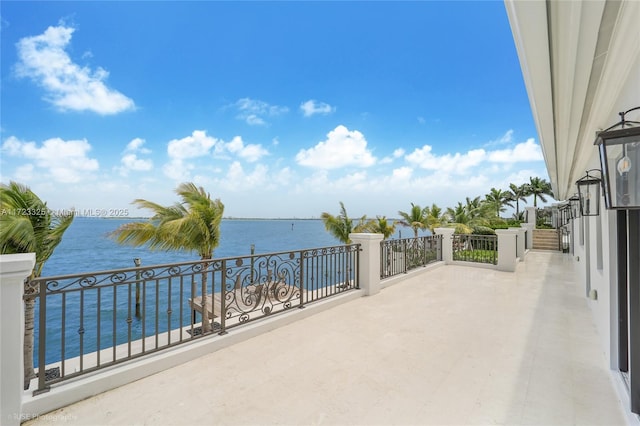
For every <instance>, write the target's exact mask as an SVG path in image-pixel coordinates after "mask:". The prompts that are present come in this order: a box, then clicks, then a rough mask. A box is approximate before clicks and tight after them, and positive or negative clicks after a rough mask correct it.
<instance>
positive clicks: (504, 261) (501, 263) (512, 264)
mask: <svg viewBox="0 0 640 426" xmlns="http://www.w3.org/2000/svg"><path fill="white" fill-rule="evenodd" d="M496 235H497V236H498V270H499V271H506V272H514V271H515V270H516V233H515V232H514V231H512V230H510V229H496Z"/></svg>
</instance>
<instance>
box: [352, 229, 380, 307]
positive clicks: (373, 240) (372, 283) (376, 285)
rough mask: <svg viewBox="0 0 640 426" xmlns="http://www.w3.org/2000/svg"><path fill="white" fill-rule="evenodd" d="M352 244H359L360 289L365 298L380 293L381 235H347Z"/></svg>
mask: <svg viewBox="0 0 640 426" xmlns="http://www.w3.org/2000/svg"><path fill="white" fill-rule="evenodd" d="M349 238H350V239H351V241H352V242H353V244H360V248H361V250H362V251H361V252H360V254H359V257H360V268H359V269H358V274H359V277H358V278H359V280H360V288H362V289H364V294H365V295H366V296H372V295H374V294H376V293H378V292H380V241H382V234H369V233H366V234H365V233H362V234H359V233H358V234H356V233H353V234H349Z"/></svg>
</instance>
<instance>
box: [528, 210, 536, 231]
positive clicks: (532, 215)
mask: <svg viewBox="0 0 640 426" xmlns="http://www.w3.org/2000/svg"><path fill="white" fill-rule="evenodd" d="M526 210H527V223H532V224H533V226H536V208H535V207H526Z"/></svg>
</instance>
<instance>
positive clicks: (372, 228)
mask: <svg viewBox="0 0 640 426" xmlns="http://www.w3.org/2000/svg"><path fill="white" fill-rule="evenodd" d="M367 230H368V231H369V232H373V233H375V234H382V236H383V238H384V239H385V240H386V239H387V238H389V237H390V236H392V235H393V233H394V232H395V231H396V225H395V223H393V222H392V223H389V221H388V220H387V217H386V216H382V217H380V216H377V217H376V219H371V220H370V221H369V222H367Z"/></svg>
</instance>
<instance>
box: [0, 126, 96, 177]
mask: <svg viewBox="0 0 640 426" xmlns="http://www.w3.org/2000/svg"><path fill="white" fill-rule="evenodd" d="M90 150H91V145H89V143H88V142H87V140H86V139H81V140H70V141H65V140H62V139H60V138H52V139H47V140H46V141H44V142H43V143H42V146H40V147H39V146H38V145H37V144H36V143H35V142H23V141H20V140H19V139H17V138H16V137H14V136H11V137H9V138H8V139H7V140H5V142H4V143H3V144H2V151H4V152H5V153H6V154H7V155H9V156H16V157H22V158H26V159H27V160H30V161H33V162H34V163H35V167H37V168H40V169H44V170H45V173H46V177H47V178H50V179H52V180H54V181H56V182H60V183H75V182H80V181H81V180H83V179H86V178H88V177H90V176H91V173H92V172H95V171H97V170H98V169H99V165H98V160H96V159H94V158H89V157H88V156H87V154H88V153H89V151H90ZM17 172H18V173H21V174H24V173H28V174H31V175H33V174H35V173H36V170H35V169H34V166H33V165H32V164H23V165H22V166H21V167H20V168H18V169H17Z"/></svg>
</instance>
